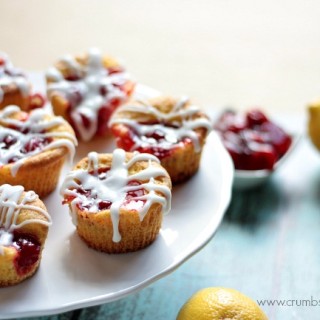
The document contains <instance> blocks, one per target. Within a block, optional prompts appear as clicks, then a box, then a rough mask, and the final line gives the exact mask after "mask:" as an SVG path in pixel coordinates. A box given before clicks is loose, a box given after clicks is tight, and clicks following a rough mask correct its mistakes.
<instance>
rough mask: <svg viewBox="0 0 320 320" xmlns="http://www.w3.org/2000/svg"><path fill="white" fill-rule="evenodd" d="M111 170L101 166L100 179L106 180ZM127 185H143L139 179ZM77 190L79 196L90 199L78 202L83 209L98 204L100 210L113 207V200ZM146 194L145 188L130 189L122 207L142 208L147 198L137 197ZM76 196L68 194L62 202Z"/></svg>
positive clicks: (80, 189)
mask: <svg viewBox="0 0 320 320" xmlns="http://www.w3.org/2000/svg"><path fill="white" fill-rule="evenodd" d="M109 170H110V168H99V170H98V177H99V180H101V181H103V180H106V179H107V172H108V171H109ZM89 174H91V175H94V172H93V171H91V172H89ZM127 185H128V186H139V185H141V183H140V182H139V181H137V180H132V181H129V183H128V184H127ZM76 192H77V194H79V196H84V197H85V198H86V199H87V200H88V201H82V202H80V203H78V204H77V207H78V208H79V209H80V210H82V211H85V210H90V209H91V208H92V207H93V206H94V205H96V206H97V210H98V211H103V210H108V209H110V208H111V205H112V202H111V201H109V200H104V199H98V195H92V191H91V190H87V189H83V188H78V189H76ZM145 194H146V190H145V189H143V188H141V189H136V190H131V191H128V192H127V194H126V197H125V200H124V202H123V205H122V207H125V208H127V209H129V210H130V209H132V208H135V210H137V209H138V208H142V207H143V206H144V204H145V200H138V199H135V198H136V197H141V196H143V195H145ZM75 198H76V196H66V197H65V199H64V200H63V202H62V203H63V204H67V203H70V202H71V201H72V200H73V199H75Z"/></svg>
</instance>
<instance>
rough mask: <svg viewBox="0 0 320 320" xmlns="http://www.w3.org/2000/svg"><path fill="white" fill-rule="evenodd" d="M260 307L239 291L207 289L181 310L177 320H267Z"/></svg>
mask: <svg viewBox="0 0 320 320" xmlns="http://www.w3.org/2000/svg"><path fill="white" fill-rule="evenodd" d="M267 319H268V318H267V316H266V315H265V314H264V312H263V311H262V310H261V309H260V308H259V306H258V305H257V304H256V303H255V302H254V301H253V300H251V299H250V298H249V297H247V296H245V295H244V294H242V293H241V292H239V291H236V290H234V289H227V288H206V289H202V290H200V291H198V292H197V293H195V294H194V295H193V296H192V297H191V298H190V299H189V300H188V301H187V302H186V303H185V304H184V305H183V306H182V308H181V309H180V312H179V314H178V317H177V320H267Z"/></svg>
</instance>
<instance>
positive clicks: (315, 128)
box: [308, 101, 320, 150]
mask: <svg viewBox="0 0 320 320" xmlns="http://www.w3.org/2000/svg"><path fill="white" fill-rule="evenodd" d="M308 110H309V123H308V131H309V136H310V138H311V141H312V142H313V144H314V145H315V146H316V147H317V148H318V149H319V150H320V101H315V102H313V103H311V104H310V105H309V108H308Z"/></svg>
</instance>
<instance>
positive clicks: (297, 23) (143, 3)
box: [0, 0, 320, 112]
mask: <svg viewBox="0 0 320 320" xmlns="http://www.w3.org/2000/svg"><path fill="white" fill-rule="evenodd" d="M319 16H320V1H318V0H291V1H280V0H269V1H258V0H202V1H195V0H193V1H190V0H162V1H157V0H122V1H120V0H119V1H107V0H51V1H46V0H0V21H1V22H0V26H1V29H0V49H1V50H3V51H6V52H7V53H8V54H9V55H10V56H11V58H12V60H13V62H14V63H15V65H17V66H19V67H22V68H25V69H28V70H45V69H46V68H47V67H48V66H50V65H51V64H52V62H53V61H54V60H55V59H56V58H57V57H59V56H61V55H63V54H64V53H78V52H83V51H85V50H86V49H87V48H88V47H90V46H97V47H100V48H101V49H103V50H104V51H106V52H108V53H110V54H112V55H115V56H118V57H121V58H123V60H124V61H125V65H126V66H127V68H128V69H129V70H130V71H131V73H132V74H134V75H135V77H136V78H137V79H138V80H139V81H140V82H142V83H145V84H148V85H150V86H153V87H155V88H158V89H160V90H161V91H163V92H165V93H171V94H177V95H180V94H187V95H189V96H191V97H192V98H194V100H196V101H198V102H200V103H202V104H204V105H212V106H216V107H217V108H221V107H222V106H225V105H234V106H236V107H238V108H242V109H243V108H247V107H249V106H252V105H261V106H263V107H264V108H265V109H268V110H269V111H270V112H277V111H279V110H280V111H285V112H287V111H288V112H304V110H305V105H306V103H307V102H308V101H310V100H313V99H314V98H316V97H320V19H319Z"/></svg>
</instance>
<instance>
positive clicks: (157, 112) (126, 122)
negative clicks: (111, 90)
mask: <svg viewBox="0 0 320 320" xmlns="http://www.w3.org/2000/svg"><path fill="white" fill-rule="evenodd" d="M211 127H212V125H211V123H210V121H209V119H208V117H207V116H206V115H205V114H204V113H202V112H201V111H200V109H199V108H198V107H197V106H195V105H193V104H191V102H190V101H189V100H188V99H187V98H181V99H174V98H171V97H157V98H154V99H150V100H148V101H133V102H130V103H128V104H125V105H123V106H121V107H120V108H119V109H118V110H117V111H116V112H115V113H114V115H113V116H112V118H111V120H110V128H111V131H112V133H113V134H114V136H115V137H116V143H117V146H118V147H119V148H123V149H124V150H126V151H139V152H145V153H151V154H153V155H155V156H157V157H158V158H159V159H160V161H161V164H162V166H163V167H164V168H165V169H166V170H167V171H168V172H169V175H170V177H171V180H172V182H173V183H178V182H182V181H184V180H186V179H188V178H189V177H191V176H192V175H193V174H194V173H195V172H196V171H197V170H198V168H199V163H200V158H201V151H202V147H203V145H204V143H205V140H206V137H207V135H208V133H209V132H210V130H211Z"/></svg>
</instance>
